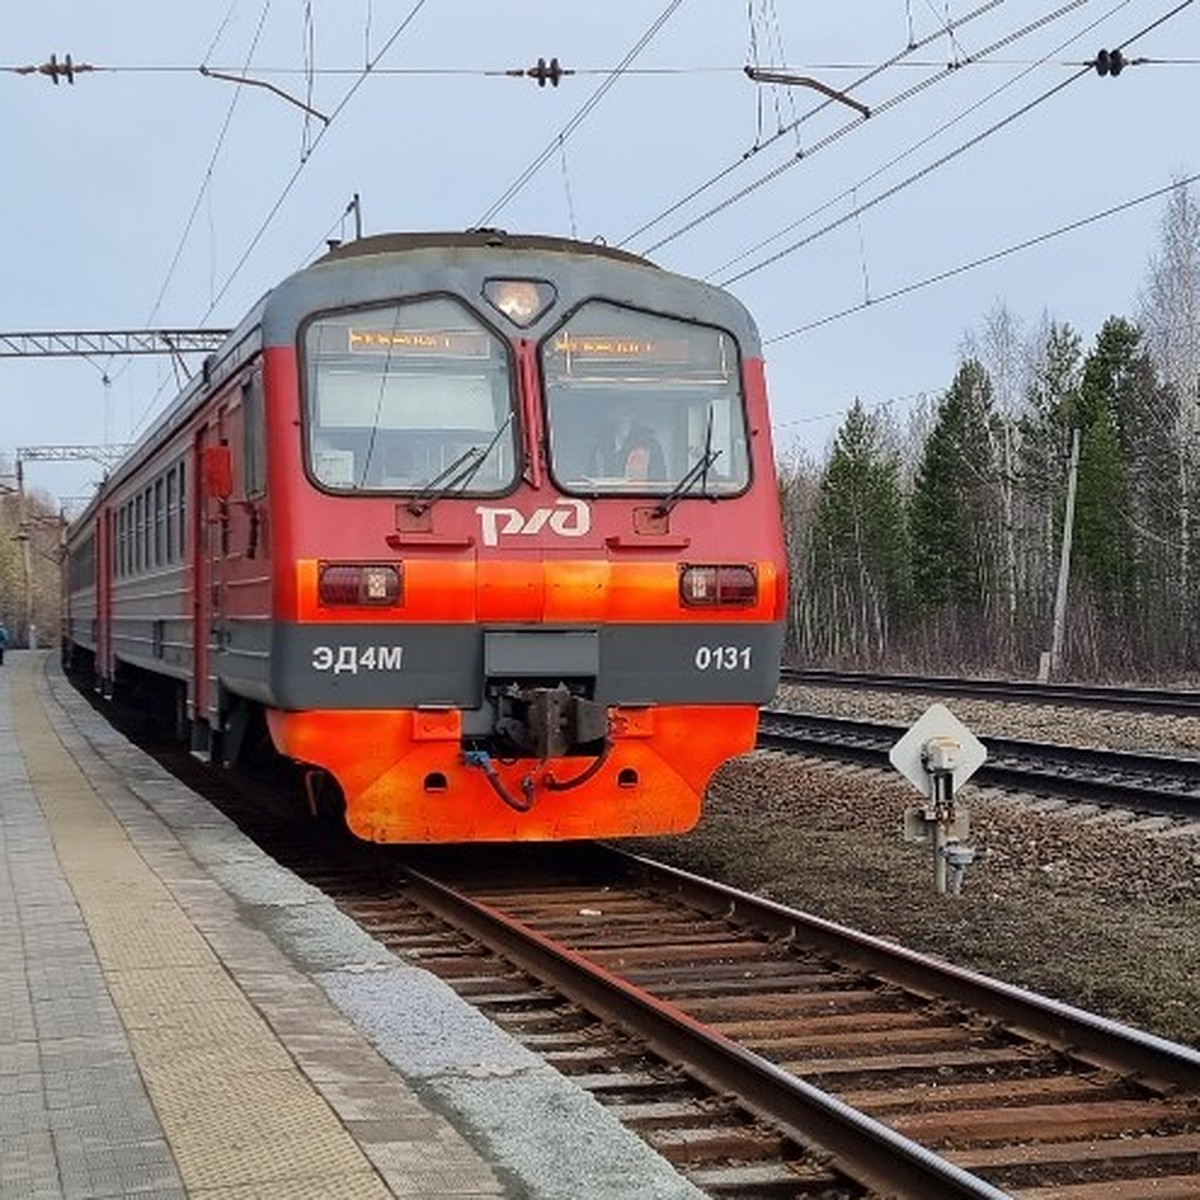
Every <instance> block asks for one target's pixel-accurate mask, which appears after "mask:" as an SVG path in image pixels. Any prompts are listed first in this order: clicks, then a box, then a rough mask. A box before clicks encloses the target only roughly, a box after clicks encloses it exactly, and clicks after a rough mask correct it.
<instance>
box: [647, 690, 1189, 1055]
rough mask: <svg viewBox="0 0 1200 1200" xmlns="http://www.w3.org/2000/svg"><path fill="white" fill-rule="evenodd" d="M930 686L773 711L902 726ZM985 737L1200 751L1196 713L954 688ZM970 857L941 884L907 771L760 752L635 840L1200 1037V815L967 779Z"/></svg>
mask: <svg viewBox="0 0 1200 1200" xmlns="http://www.w3.org/2000/svg"><path fill="white" fill-rule="evenodd" d="M933 700H934V698H933V697H921V696H914V695H896V694H888V693H857V692H851V691H845V690H840V689H814V688H793V689H788V691H787V693H786V694H781V697H780V700H779V703H780V706H786V707H789V708H794V709H796V710H798V711H808V712H820V713H833V714H837V715H844V716H852V717H863V718H867V719H871V720H876V721H887V722H894V723H897V724H910V723H911V722H913V721H914V720H916V718H917V717H918V716H920V715H921V713H922V712H923V711H924V710H925V709H926V708H927V707H928V706H929V704H930V703H932V702H933ZM949 707H950V708H952V710H953V711H954V713H955V715H956V716H957V717H958V718H959V719H960V720H961V721H963V722H964V723H965V724H966V725H968V726H969V727H970V728H971V729H972V730H974V732H976V733H977V734H978V735H979V736H981V737H985V738H986V736H987V735H988V734H993V735H996V736H1000V735H1005V736H1011V737H1023V738H1028V739H1030V740H1041V741H1056V742H1062V743H1070V744H1075V745H1094V746H1106V747H1112V748H1127V749H1137V750H1149V751H1157V752H1159V753H1168V754H1180V753H1182V754H1195V753H1196V752H1197V749H1198V748H1200V720H1197V719H1195V718H1181V717H1165V716H1151V715H1139V714H1124V713H1113V712H1104V711H1099V710H1087V709H1065V708H1039V707H1036V706H1032V705H1026V704H1021V705H1015V704H1002V703H997V702H992V701H988V702H981V701H965V700H958V699H955V700H953V701H952V702H951V703H950V704H949ZM959 799H960V801H961V802H962V803H964V804H966V805H967V806H968V808H969V810H970V815H971V835H970V838H969V843H970V844H971V845H972V846H973V847H974V848H975V850H976V860H975V863H974V865H973V866H972V867H971V868H970V869H969V871H968V872H967V875H966V879H965V883H964V886H963V890H962V893H961V895H945V896H938V895H936V894H935V893H934V890H933V868H932V862H931V855H930V853H929V851H928V850H927V849H925V848H923V847H921V846H918V845H914V844H911V843H906V842H905V841H904V840H903V837H902V832H901V829H902V821H903V813H904V810H905V808H907V807H910V806H911V805H913V804H915V803H916V802H917V801H918V800H919V796H918V794H917V793H916V792H915V791H914V790H913V789H912V787H911V786H910V785H909V784H908V783H907V781H905V780H903V779H902V778H901V777H900V776H898V775H895V774H893V773H891V772H886V771H880V770H874V769H870V768H860V767H848V766H843V765H837V764H831V763H827V762H823V761H821V760H817V759H811V758H799V757H790V756H787V755H783V754H778V753H768V752H759V753H756V754H753V755H750V756H747V757H745V758H742V759H739V760H737V761H735V762H733V763H730V764H729V765H728V766H726V767H725V768H723V770H722V771H721V772H719V773H718V775H717V777H716V779H715V780H714V783H713V786H712V787H711V788H710V791H709V795H708V798H707V801H706V808H705V814H704V816H703V817H702V819H701V821H700V824H699V825H698V826H697V828H696V829H695V830H694V831H693V832H691V833H690V834H687V835H686V836H684V837H681V838H671V839H668V838H662V839H647V840H645V841H643V842H641V843H639V844H638V847H637V848H638V849H640V850H642V851H643V852H645V853H647V854H650V855H652V856H654V857H657V858H660V859H663V860H664V861H668V862H672V863H674V864H676V865H678V866H681V867H685V868H687V869H689V870H694V871H696V872H699V873H703V874H706V875H712V876H715V877H717V878H720V879H723V880H725V881H726V882H728V883H730V884H732V885H733V886H735V887H741V888H745V889H747V890H749V891H753V892H756V893H758V894H760V895H763V896H767V897H770V898H771V899H774V900H777V901H779V902H781V903H784V904H789V905H792V906H794V907H797V908H802V909H806V910H808V911H810V912H813V913H816V914H817V915H819V916H822V917H825V918H827V919H830V920H834V921H839V922H841V923H843V924H846V925H851V926H854V927H856V928H859V929H862V930H865V931H866V932H869V933H873V934H876V935H878V936H880V937H884V938H889V939H892V940H894V941H897V942H900V943H902V944H904V945H907V946H911V947H912V948H913V949H916V950H920V951H924V952H929V953H935V954H938V955H941V956H942V957H944V958H946V959H948V960H950V961H951V962H954V963H957V964H959V965H961V966H967V967H971V968H973V969H975V970H978V971H981V972H984V973H985V974H988V975H993V976H996V977H998V978H1001V979H1004V980H1007V981H1008V982H1010V983H1014V984H1018V985H1020V986H1023V987H1027V988H1031V989H1033V990H1035V991H1038V992H1044V993H1046V994H1048V995H1051V996H1055V997H1057V998H1059V999H1061V1000H1065V1001H1068V1002H1069V1003H1072V1004H1075V1005H1078V1006H1079V1007H1081V1008H1086V1009H1090V1010H1094V1011H1096V1012H1098V1013H1101V1014H1103V1015H1105V1016H1108V1017H1111V1018H1114V1019H1116V1020H1120V1021H1124V1022H1127V1023H1129V1024H1131V1025H1135V1026H1137V1027H1139V1028H1143V1029H1146V1030H1149V1031H1151V1032H1153V1033H1157V1034H1159V1035H1161V1036H1163V1037H1168V1038H1171V1039H1173V1040H1177V1041H1183V1042H1187V1043H1190V1044H1192V1045H1200V825H1198V824H1195V823H1193V824H1188V823H1186V822H1180V821H1174V822H1172V821H1167V820H1164V819H1138V818H1137V817H1135V816H1133V815H1131V814H1128V813H1116V812H1111V811H1109V812H1104V811H1100V810H1097V809H1094V808H1091V807H1090V806H1088V805H1085V804H1063V803H1061V802H1051V801H1046V800H1038V799H1037V798H1035V797H1032V796H1028V795H1025V796H1020V795H1015V794H1006V793H1001V792H998V791H996V790H994V789H985V788H977V787H974V786H972V785H970V784H968V785H967V786H966V787H965V788H963V789H962V791H961V792H960V795H959Z"/></svg>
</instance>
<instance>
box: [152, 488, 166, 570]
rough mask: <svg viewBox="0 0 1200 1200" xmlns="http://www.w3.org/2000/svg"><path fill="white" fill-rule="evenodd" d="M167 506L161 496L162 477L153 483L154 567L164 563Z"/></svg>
mask: <svg viewBox="0 0 1200 1200" xmlns="http://www.w3.org/2000/svg"><path fill="white" fill-rule="evenodd" d="M166 533H167V506H166V500H165V497H164V496H163V480H162V476H159V478H158V479H156V480H155V481H154V565H155V566H156V567H161V566H162V565H163V563H164V562H165V561H166V560H165V559H164V557H163V555H164V553H165V544H166Z"/></svg>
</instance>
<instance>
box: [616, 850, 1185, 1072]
mask: <svg viewBox="0 0 1200 1200" xmlns="http://www.w3.org/2000/svg"><path fill="white" fill-rule="evenodd" d="M600 852H602V853H603V854H605V855H608V856H610V857H611V859H612V861H613V862H614V863H618V864H622V865H624V867H625V869H626V871H627V872H630V873H633V874H635V875H636V876H637V877H639V878H640V879H641V880H642V881H644V882H645V883H646V884H647V885H649V886H651V887H654V888H656V889H659V890H661V891H664V892H668V893H671V894H674V895H676V896H678V897H679V898H680V899H681V900H683V901H684V902H685V903H686V904H688V905H690V906H692V907H694V908H696V909H699V910H700V911H701V912H705V913H708V914H709V915H714V916H715V915H720V916H722V917H724V918H725V919H726V920H727V921H730V922H732V923H734V924H737V925H741V926H743V927H747V928H750V929H753V930H755V931H757V932H759V933H764V934H767V935H769V936H771V937H779V938H784V939H791V940H793V941H796V942H798V943H803V944H807V945H811V946H813V947H816V948H817V949H820V950H824V951H826V952H828V953H829V954H830V955H832V956H833V957H834V958H836V959H838V961H845V962H849V963H851V964H854V965H857V966H859V967H860V968H861V969H863V970H866V971H868V972H870V973H871V974H874V975H878V976H881V977H883V978H886V979H888V980H890V981H892V982H894V983H896V984H897V985H899V986H901V987H903V988H906V989H908V990H909V991H913V992H916V993H917V994H918V995H924V996H930V997H935V998H938V999H945V998H947V997H949V998H951V999H953V1000H954V1001H955V1002H957V1003H961V1004H963V1005H965V1006H968V1007H970V1008H973V1009H976V1010H978V1011H980V1012H982V1013H984V1014H986V1015H988V1016H994V1017H997V1018H999V1019H1000V1020H1001V1021H1002V1022H1003V1023H1004V1025H1005V1026H1006V1027H1007V1028H1009V1029H1010V1030H1011V1031H1013V1032H1015V1033H1018V1034H1022V1035H1024V1036H1026V1037H1031V1038H1034V1039H1036V1040H1039V1041H1041V1042H1044V1043H1046V1044H1048V1045H1050V1046H1053V1047H1054V1048H1055V1049H1058V1050H1061V1051H1062V1052H1063V1053H1065V1054H1069V1055H1071V1056H1073V1057H1075V1058H1079V1059H1082V1060H1083V1061H1085V1062H1088V1063H1092V1064H1094V1065H1095V1066H1098V1067H1102V1068H1107V1069H1109V1070H1113V1071H1117V1072H1118V1073H1121V1074H1126V1075H1134V1076H1136V1077H1137V1078H1138V1079H1140V1080H1142V1081H1144V1082H1146V1083H1147V1084H1149V1085H1151V1086H1153V1087H1157V1088H1160V1089H1170V1090H1174V1089H1185V1090H1187V1091H1191V1092H1200V1050H1195V1049H1193V1048H1191V1047H1190V1046H1183V1045H1179V1044H1177V1043H1175V1042H1169V1041H1167V1040H1166V1039H1165V1038H1160V1037H1157V1036H1155V1035H1154V1034H1151V1033H1145V1032H1143V1031H1141V1030H1138V1029H1133V1028H1131V1027H1130V1026H1127V1025H1122V1024H1121V1023H1120V1022H1117V1021H1112V1020H1109V1019H1108V1018H1106V1017H1101V1016H1097V1015H1096V1014H1095V1013H1089V1012H1086V1011H1084V1010H1083V1009H1079V1008H1076V1007H1074V1006H1073V1005H1070V1004H1066V1003H1064V1002H1063V1001H1060V1000H1054V999H1051V998H1050V997H1047V996H1039V995H1037V994H1036V993H1033V992H1029V991H1026V990H1025V989H1024V988H1020V987H1016V986H1015V985H1013V984H1009V983H1004V982H1002V981H1000V980H997V979H991V978H989V977H988V976H985V975H980V974H978V973H976V972H975V971H970V970H968V969H966V968H965V967H958V966H954V965H953V964H952V963H948V962H945V961H944V960H942V959H935V958H930V957H927V956H926V955H923V954H919V953H917V952H916V951H914V950H909V949H907V948H906V947H904V946H899V945H896V944H895V943H892V942H886V941H883V940H882V939H880V938H877V937H872V936H871V935H870V934H868V933H861V932H859V931H858V930H854V929H850V928H848V927H847V926H844V925H838V924H836V923H835V922H833V921H828V920H826V919H825V918H823V917H818V916H815V915H813V914H812V913H807V912H803V911H802V910H800V909H793V908H788V907H787V906H785V905H783V904H779V903H777V902H776V901H773V900H766V899H763V898H762V897H760V896H754V895H751V894H750V893H748V892H743V891H739V890H738V889H736V888H733V887H730V886H729V885H727V884H722V883H717V882H715V881H713V880H708V879H703V878H701V877H700V876H698V875H693V874H691V873H690V872H687V871H683V870H680V869H679V868H677V867H670V866H667V865H666V864H664V863H659V862H655V861H654V860H652V859H648V858H642V857H641V856H639V855H634V854H629V853H628V852H626V851H623V850H618V849H616V848H614V847H611V846H605V847H602V848H601V850H600Z"/></svg>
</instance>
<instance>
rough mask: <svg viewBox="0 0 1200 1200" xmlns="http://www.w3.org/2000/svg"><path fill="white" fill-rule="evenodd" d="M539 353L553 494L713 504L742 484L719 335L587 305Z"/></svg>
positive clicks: (744, 475)
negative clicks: (679, 495) (682, 495)
mask: <svg viewBox="0 0 1200 1200" xmlns="http://www.w3.org/2000/svg"><path fill="white" fill-rule="evenodd" d="M541 355H542V375H543V379H544V380H545V384H546V410H547V424H548V427H549V433H550V461H551V470H552V472H553V475H554V478H555V480H556V481H557V482H558V484H559V486H560V487H562V488H563V490H564V491H568V492H577V493H584V494H587V495H602V494H629V493H633V494H640V495H665V494H667V493H669V492H672V491H675V490H676V489H680V488H683V489H686V490H687V492H688V493H689V494H695V495H702V496H709V497H713V496H728V495H734V494H736V493H738V492H741V491H743V490H744V489H745V488H746V486H747V485H748V484H749V481H750V468H749V457H748V454H747V449H746V420H745V411H744V406H743V399H742V392H741V378H740V376H741V372H740V362H739V358H738V352H737V346H736V343H735V342H734V339H733V337H732V336H731V335H730V334H729V333H726V332H725V331H724V330H720V329H714V328H711V327H710V326H705V325H697V324H694V323H692V322H688V321H682V320H676V319H672V318H669V317H662V316H655V315H652V314H650V313H644V312H637V311H634V310H632V309H626V308H620V307H618V306H617V305H614V304H608V303H604V302H600V301H593V302H591V303H589V304H585V305H584V306H583V307H581V308H580V309H578V310H577V311H576V312H575V313H574V314H573V316H572V317H571V319H570V320H569V321H568V322H567V323H566V324H565V325H564V326H562V327H561V328H560V329H559V330H558V331H557V332H556V333H554V334H552V335H551V336H550V337H549V338H548V339H547V340H546V341H545V342H544V343H543V345H542V348H541Z"/></svg>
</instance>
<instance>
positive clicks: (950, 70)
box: [622, 0, 1130, 254]
mask: <svg viewBox="0 0 1200 1200" xmlns="http://www.w3.org/2000/svg"><path fill="white" fill-rule="evenodd" d="M1089 2H1090V0H1069V3H1067V4H1063V5H1061V6H1060V7H1059V8H1057V9H1055V10H1054V11H1053V12H1051V13H1049V14H1047V15H1046V16H1043V17H1039V18H1038V19H1037V20H1036V21H1031V22H1029V23H1028V24H1026V25H1023V26H1022V27H1021V28H1019V29H1017V30H1015V31H1013V32H1011V33H1008V34H1006V35H1005V36H1004V37H1002V38H1000V39H998V40H997V41H994V42H992V43H991V44H990V45H988V46H986V47H984V48H983V49H982V50H979V51H977V52H976V54H975V56H974V58H975V59H982V58H985V57H986V56H987V55H988V54H990V53H991V52H992V51H993V50H996V49H999V48H1001V47H1003V46H1008V45H1011V44H1012V43H1013V42H1014V41H1017V40H1019V39H1020V38H1023V37H1027V36H1029V35H1030V34H1031V33H1033V32H1035V31H1037V30H1039V29H1042V28H1044V27H1045V26H1046V25H1048V24H1050V23H1051V22H1052V21H1056V20H1058V19H1059V18H1060V17H1062V16H1065V15H1066V14H1067V13H1068V12H1071V11H1072V10H1073V9H1076V8H1080V7H1082V6H1083V5H1085V4H1087V3H1089ZM1127 3H1130V0H1121V5H1118V6H1117V7H1118V8H1119V7H1121V6H1122V5H1123V4H1127ZM1072 40H1074V39H1072ZM964 61H965V60H964ZM972 61H973V60H972ZM963 65H964V63H956V64H952V65H950V66H948V67H946V68H945V69H944V70H943V71H941V72H939V73H938V74H936V75H932V76H930V77H929V78H927V79H923V80H921V82H920V83H917V84H915V85H914V86H912V87H909V88H906V89H905V90H904V91H902V92H899V93H897V94H896V95H894V96H892V97H891V98H890V99H888V100H884V101H883V102H881V103H880V104H877V105H875V106H874V107H873V108H872V110H871V111H872V115H873V116H878V115H879V114H880V113H883V112H886V111H888V110H890V109H893V108H896V107H897V106H898V105H900V104H903V103H905V102H906V101H908V100H911V99H913V98H914V97H915V96H918V95H920V94H921V93H922V92H923V91H925V90H926V89H927V88H930V87H933V86H934V85H935V84H938V83H942V82H944V81H945V80H947V79H950V78H952V77H954V76H956V75H957V74H959V73H960V72H961V71H962V69H963ZM1090 70H1091V67H1090V66H1087V67H1082V68H1080V70H1079V71H1078V72H1076V74H1075V75H1073V76H1071V77H1069V78H1068V80H1067V82H1068V83H1069V82H1071V81H1072V80H1073V79H1074V78H1076V77H1078V75H1082V74H1086V73H1087V72H1088V71H1090ZM866 119H867V118H866V117H859V118H856V119H854V120H851V121H848V122H847V123H846V124H844V125H841V126H839V127H838V128H837V129H835V130H833V131H832V132H831V133H828V134H826V135H825V137H823V138H821V139H820V140H818V141H816V142H814V143H813V144H812V145H811V146H809V147H808V149H807V150H806V151H805V152H804V153H803V155H800V154H797V155H793V156H792V157H791V158H789V159H787V160H786V161H784V162H782V163H780V164H779V165H777V166H776V167H774V168H772V169H771V170H770V171H767V172H766V173H765V174H763V175H760V176H759V177H758V179H756V180H754V181H753V182H752V183H749V184H747V185H746V186H745V187H743V188H741V189H740V190H738V191H737V192H734V193H733V195H731V196H727V197H726V198H725V199H724V200H722V201H720V202H719V203H717V204H714V205H713V206H712V207H711V208H709V209H706V210H705V211H704V212H702V213H700V214H699V215H698V216H696V217H693V218H692V219H691V220H690V221H687V222H685V223H684V224H683V225H681V226H680V227H679V228H678V229H675V230H674V231H673V232H671V233H669V234H667V235H666V236H665V237H661V238H659V239H658V241H656V242H654V243H652V244H651V245H650V246H648V247H646V248H645V250H644V253H646V254H652V253H654V251H656V250H660V249H661V248H662V247H663V246H666V245H668V244H669V243H671V242H673V241H675V240H677V239H678V238H680V237H682V236H683V235H684V234H685V233H690V232H691V231H692V230H693V229H695V228H697V227H698V226H700V225H702V224H704V223H706V222H707V221H710V220H712V218H713V217H715V216H717V215H718V214H720V213H722V212H725V211H726V209H729V208H731V207H732V206H733V205H735V204H738V203H740V202H741V201H742V200H744V199H746V197H747V196H750V195H752V194H753V193H755V192H756V191H758V189H759V188H761V187H764V186H765V185H766V184H768V183H772V182H773V181H774V180H776V179H778V178H779V177H780V176H781V175H783V174H784V173H785V172H787V171H790V170H792V169H793V168H794V167H796V166H799V164H800V163H801V162H804V161H807V160H808V159H810V158H812V156H813V155H814V154H817V153H819V152H820V151H822V150H824V149H826V148H827V147H829V146H831V145H833V143H834V142H836V141H839V140H840V139H841V138H843V137H845V136H846V135H847V134H848V133H850V132H852V131H853V130H855V129H857V128H859V127H860V126H861V125H862V124H863V122H864V121H865V120H866ZM622 244H623V243H622Z"/></svg>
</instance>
